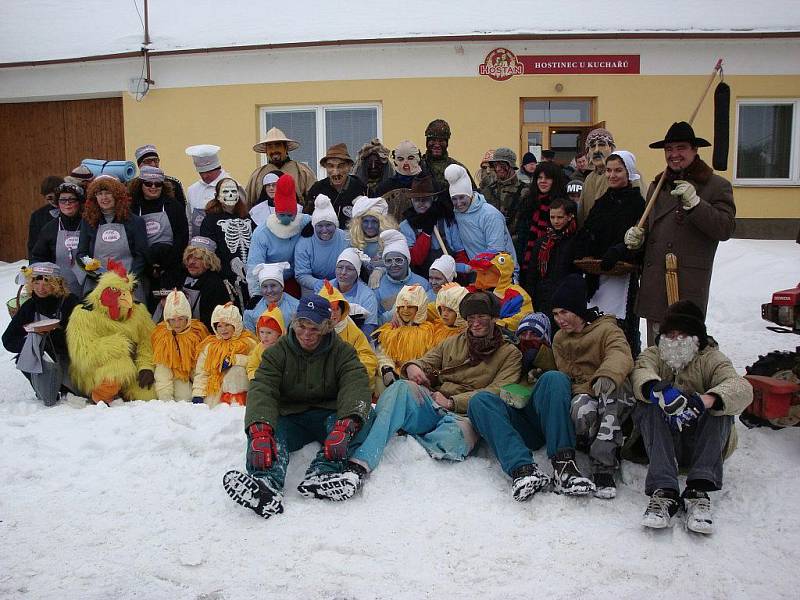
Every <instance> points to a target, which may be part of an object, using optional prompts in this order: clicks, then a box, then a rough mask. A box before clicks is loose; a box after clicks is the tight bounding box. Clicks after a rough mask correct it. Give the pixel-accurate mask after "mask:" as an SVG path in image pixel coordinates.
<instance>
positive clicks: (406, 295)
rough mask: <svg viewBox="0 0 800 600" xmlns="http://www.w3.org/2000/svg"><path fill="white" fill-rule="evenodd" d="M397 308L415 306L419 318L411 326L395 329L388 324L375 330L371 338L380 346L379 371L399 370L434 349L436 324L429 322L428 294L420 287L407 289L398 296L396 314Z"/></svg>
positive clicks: (405, 287) (395, 307)
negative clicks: (384, 369)
mask: <svg viewBox="0 0 800 600" xmlns="http://www.w3.org/2000/svg"><path fill="white" fill-rule="evenodd" d="M398 306H416V307H417V314H416V315H414V320H413V321H412V322H411V323H407V324H404V325H400V326H399V327H392V324H391V323H385V324H384V325H381V326H380V327H378V329H376V330H375V331H374V332H373V334H372V337H374V338H375V339H376V340H377V342H378V347H377V355H378V368H379V371H380V370H381V369H383V367H387V366H388V367H391V368H392V369H395V370H399V369H400V366H401V365H402V364H403V363H405V362H408V361H409V360H414V359H416V358H419V357H421V356H422V355H423V354H425V353H426V352H427V351H428V350H430V349H431V348H433V346H434V343H433V324H431V323H429V322H428V321H427V318H428V311H427V307H428V294H427V292H426V291H425V288H423V287H422V286H420V285H406V286H403V288H402V289H401V290H400V292H399V293H398V294H397V298H395V301H394V311H395V314H397V307H398Z"/></svg>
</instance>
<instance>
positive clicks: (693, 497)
mask: <svg viewBox="0 0 800 600" xmlns="http://www.w3.org/2000/svg"><path fill="white" fill-rule="evenodd" d="M683 503H684V506H685V507H686V529H688V530H689V531H694V532H695V533H703V534H706V535H708V534H709V533H712V532H713V531H714V521H713V518H712V515H711V500H710V499H709V497H708V494H707V493H706V492H701V491H698V490H693V489H687V490H686V491H684V492H683Z"/></svg>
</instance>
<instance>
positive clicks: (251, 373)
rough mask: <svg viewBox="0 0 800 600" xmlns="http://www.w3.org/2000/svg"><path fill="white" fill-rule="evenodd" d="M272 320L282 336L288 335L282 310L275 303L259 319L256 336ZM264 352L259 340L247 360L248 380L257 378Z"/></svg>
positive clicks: (262, 344)
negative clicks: (257, 370)
mask: <svg viewBox="0 0 800 600" xmlns="http://www.w3.org/2000/svg"><path fill="white" fill-rule="evenodd" d="M270 319H272V320H273V321H275V322H276V323H277V324H278V327H280V329H281V335H282V336H284V335H286V321H285V320H284V318H283V313H282V312H281V309H280V308H279V307H278V305H277V304H275V303H274V302H273V303H272V304H270V305H269V306H268V307H267V310H265V311H264V312H263V313H261V316H259V317H258V321H256V334H258V330H259V329H261V328H262V327H265V326H266V321H268V320H270ZM264 350H266V348H265V347H264V343H263V342H261V341H260V340H259V342H258V345H257V346H256V347H255V348H253V351H252V352H251V353H250V356H249V357H248V358H247V367H246V368H247V378H248V379H249V380H251V381H252V380H253V377H255V376H256V369H258V367H259V366H260V365H261V355H262V354H264Z"/></svg>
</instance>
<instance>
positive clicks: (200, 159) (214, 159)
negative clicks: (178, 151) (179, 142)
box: [186, 144, 221, 173]
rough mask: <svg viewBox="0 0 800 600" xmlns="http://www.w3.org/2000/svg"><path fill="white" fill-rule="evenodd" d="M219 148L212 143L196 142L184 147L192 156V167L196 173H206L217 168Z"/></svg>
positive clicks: (218, 165) (218, 164)
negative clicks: (196, 143)
mask: <svg viewBox="0 0 800 600" xmlns="http://www.w3.org/2000/svg"><path fill="white" fill-rule="evenodd" d="M220 150H221V148H220V147H219V146H215V145H214V144H198V145H196V146H189V147H188V148H186V154H188V155H189V156H191V157H192V162H193V163H194V168H195V170H196V171H197V172H198V173H206V172H208V171H213V170H214V169H219V167H220V161H219V151H220Z"/></svg>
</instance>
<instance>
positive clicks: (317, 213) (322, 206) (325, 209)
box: [276, 192, 339, 227]
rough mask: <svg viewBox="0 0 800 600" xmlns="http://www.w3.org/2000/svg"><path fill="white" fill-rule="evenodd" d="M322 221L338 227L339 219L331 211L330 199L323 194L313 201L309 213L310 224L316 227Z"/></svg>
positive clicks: (332, 210) (334, 212)
mask: <svg viewBox="0 0 800 600" xmlns="http://www.w3.org/2000/svg"><path fill="white" fill-rule="evenodd" d="M276 196H277V192H276ZM323 221H327V222H328V223H333V224H334V225H336V226H337V227H338V226H339V217H337V216H336V211H335V210H334V209H333V204H332V203H331V199H330V198H328V197H327V196H326V195H325V194H319V195H318V196H317V198H316V199H315V200H314V212H313V213H311V224H312V225H316V224H317V223H322V222H323Z"/></svg>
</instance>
